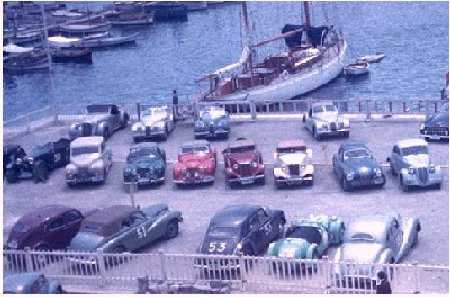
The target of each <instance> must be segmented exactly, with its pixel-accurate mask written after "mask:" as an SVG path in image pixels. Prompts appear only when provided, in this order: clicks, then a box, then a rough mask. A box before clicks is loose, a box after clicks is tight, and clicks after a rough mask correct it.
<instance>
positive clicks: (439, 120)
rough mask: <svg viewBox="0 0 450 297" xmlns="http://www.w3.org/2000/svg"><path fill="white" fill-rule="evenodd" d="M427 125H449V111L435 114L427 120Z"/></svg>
mask: <svg viewBox="0 0 450 297" xmlns="http://www.w3.org/2000/svg"><path fill="white" fill-rule="evenodd" d="M425 126H427V127H448V113H447V114H444V115H443V114H433V115H430V116H428V117H427V119H426V120H425Z"/></svg>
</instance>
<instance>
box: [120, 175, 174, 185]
mask: <svg viewBox="0 0 450 297" xmlns="http://www.w3.org/2000/svg"><path fill="white" fill-rule="evenodd" d="M165 180H166V178H165V177H164V176H163V177H158V178H150V177H139V178H138V180H137V184H138V185H139V186H145V185H153V184H160V183H163V182H165ZM134 183H135V182H131V181H124V182H123V184H124V185H132V184H134Z"/></svg>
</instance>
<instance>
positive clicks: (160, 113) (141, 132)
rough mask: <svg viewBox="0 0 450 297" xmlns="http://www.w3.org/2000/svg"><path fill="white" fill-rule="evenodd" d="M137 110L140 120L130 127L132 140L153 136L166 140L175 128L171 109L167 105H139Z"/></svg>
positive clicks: (141, 139) (137, 140) (146, 138)
mask: <svg viewBox="0 0 450 297" xmlns="http://www.w3.org/2000/svg"><path fill="white" fill-rule="evenodd" d="M139 112H140V120H139V121H138V122H136V123H134V124H133V126H132V127H131V132H132V134H133V140H134V142H139V141H144V140H148V139H151V138H155V137H157V138H160V139H162V140H167V137H169V134H170V132H172V131H173V130H174V129H175V123H174V120H173V111H172V109H170V108H169V107H168V106H167V105H163V106H151V107H145V106H141V109H140V111H139Z"/></svg>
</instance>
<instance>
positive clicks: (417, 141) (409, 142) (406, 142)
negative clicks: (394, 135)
mask: <svg viewBox="0 0 450 297" xmlns="http://www.w3.org/2000/svg"><path fill="white" fill-rule="evenodd" d="M397 145H398V146H399V147H400V148H405V147H411V146H427V145H428V144H427V142H426V141H425V140H424V139H422V138H409V139H402V140H400V141H398V142H397Z"/></svg>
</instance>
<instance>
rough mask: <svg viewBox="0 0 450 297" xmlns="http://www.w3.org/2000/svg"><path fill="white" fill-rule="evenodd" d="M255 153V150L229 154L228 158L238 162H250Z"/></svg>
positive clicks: (254, 157)
mask: <svg viewBox="0 0 450 297" xmlns="http://www.w3.org/2000/svg"><path fill="white" fill-rule="evenodd" d="M256 157H257V154H256V153H255V152H246V153H234V154H230V159H231V160H232V161H234V162H235V163H238V164H250V163H251V162H252V161H255V160H256Z"/></svg>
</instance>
